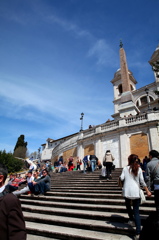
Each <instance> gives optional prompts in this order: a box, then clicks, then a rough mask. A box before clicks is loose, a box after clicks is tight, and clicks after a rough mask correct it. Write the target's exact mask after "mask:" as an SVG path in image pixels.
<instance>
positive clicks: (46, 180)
mask: <svg viewBox="0 0 159 240" xmlns="http://www.w3.org/2000/svg"><path fill="white" fill-rule="evenodd" d="M28 186H29V189H30V191H31V194H35V195H44V194H45V193H46V192H48V191H50V187H51V178H50V175H49V173H48V170H47V169H44V170H43V171H42V177H41V178H39V179H37V180H36V181H32V182H31V183H28Z"/></svg>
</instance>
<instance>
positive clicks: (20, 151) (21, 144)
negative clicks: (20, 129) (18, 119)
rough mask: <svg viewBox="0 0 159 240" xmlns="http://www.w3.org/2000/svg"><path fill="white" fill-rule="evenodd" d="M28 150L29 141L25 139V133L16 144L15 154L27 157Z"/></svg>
mask: <svg viewBox="0 0 159 240" xmlns="http://www.w3.org/2000/svg"><path fill="white" fill-rule="evenodd" d="M26 152H27V142H25V141H24V135H20V137H18V140H17V143H16V145H15V148H14V153H13V155H14V156H15V157H19V158H25V157H26Z"/></svg>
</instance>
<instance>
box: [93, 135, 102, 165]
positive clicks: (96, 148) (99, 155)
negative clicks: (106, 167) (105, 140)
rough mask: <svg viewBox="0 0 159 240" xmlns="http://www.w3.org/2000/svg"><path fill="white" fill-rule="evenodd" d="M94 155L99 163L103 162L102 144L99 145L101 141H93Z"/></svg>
mask: <svg viewBox="0 0 159 240" xmlns="http://www.w3.org/2000/svg"><path fill="white" fill-rule="evenodd" d="M94 151H95V152H94V153H95V155H96V157H97V158H98V159H99V160H100V162H102V161H103V154H102V153H103V149H102V144H101V140H100V139H97V140H96V141H95V144H94Z"/></svg>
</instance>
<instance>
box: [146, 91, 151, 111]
mask: <svg viewBox="0 0 159 240" xmlns="http://www.w3.org/2000/svg"><path fill="white" fill-rule="evenodd" d="M145 93H146V95H147V102H148V109H147V110H148V111H150V110H151V107H150V98H149V89H148V88H147V87H146V88H145Z"/></svg>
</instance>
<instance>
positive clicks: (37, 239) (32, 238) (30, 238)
mask: <svg viewBox="0 0 159 240" xmlns="http://www.w3.org/2000/svg"><path fill="white" fill-rule="evenodd" d="M48 239H52V240H59V239H57V238H48V237H42V236H39V235H33V234H27V240H48Z"/></svg>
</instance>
